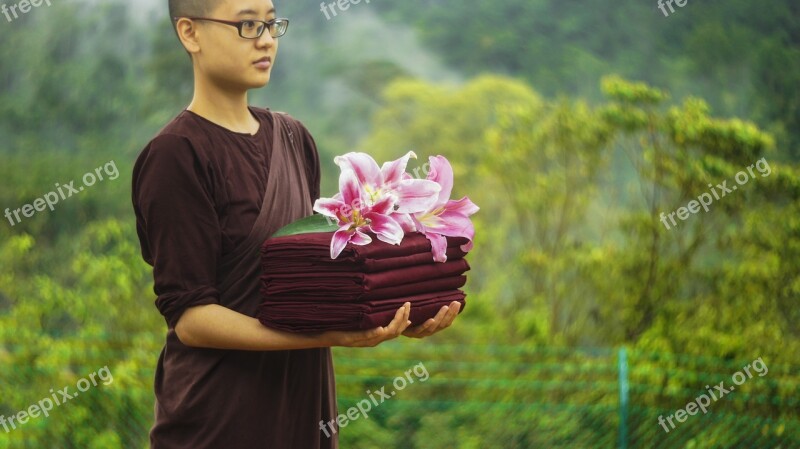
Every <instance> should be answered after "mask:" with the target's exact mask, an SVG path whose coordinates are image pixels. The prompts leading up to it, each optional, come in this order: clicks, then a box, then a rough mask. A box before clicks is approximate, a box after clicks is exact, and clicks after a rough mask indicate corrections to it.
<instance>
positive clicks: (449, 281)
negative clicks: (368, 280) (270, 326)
mask: <svg viewBox="0 0 800 449" xmlns="http://www.w3.org/2000/svg"><path fill="white" fill-rule="evenodd" d="M466 284H467V276H466V275H461V276H449V277H446V278H441V279H432V280H429V281H423V282H410V283H407V284H403V285H396V286H393V287H384V288H376V289H374V290H372V291H370V292H363V293H357V294H355V295H354V294H352V293H347V292H344V293H343V292H340V291H339V290H313V291H308V292H299V293H286V294H273V295H271V294H268V293H267V291H266V288H264V287H262V288H261V296H262V297H264V298H267V299H268V300H269V301H270V302H298V301H314V302H316V301H325V302H365V301H372V300H376V299H391V298H400V297H403V296H412V295H419V294H422V293H432V292H441V291H445V290H455V289H458V288H461V287H463V286H464V285H466Z"/></svg>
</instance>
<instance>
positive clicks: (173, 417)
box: [133, 108, 338, 449]
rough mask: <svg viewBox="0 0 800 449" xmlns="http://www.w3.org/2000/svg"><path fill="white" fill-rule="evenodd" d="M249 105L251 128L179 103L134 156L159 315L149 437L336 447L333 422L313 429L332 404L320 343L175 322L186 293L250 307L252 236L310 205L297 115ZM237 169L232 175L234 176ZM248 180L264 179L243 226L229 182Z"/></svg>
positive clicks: (264, 446)
mask: <svg viewBox="0 0 800 449" xmlns="http://www.w3.org/2000/svg"><path fill="white" fill-rule="evenodd" d="M250 110H251V112H252V113H253V115H254V116H255V117H257V118H258V119H259V121H260V122H261V128H260V129H259V132H258V133H257V134H255V135H252V136H251V135H249V134H242V133H235V132H233V131H230V130H227V129H225V128H223V127H221V126H219V125H216V124H214V123H212V122H210V121H208V120H205V119H203V118H202V117H200V116H199V115H196V114H194V113H191V112H190V111H184V112H182V113H181V114H180V115H179V116H178V117H176V119H175V120H173V121H172V122H170V124H168V125H167V126H166V127H165V128H164V129H162V130H161V132H160V133H159V135H158V136H156V138H154V140H153V141H151V143H150V144H149V145H148V147H146V148H145V150H144V151H143V152H142V154H141V155H140V156H139V159H138V160H137V162H136V166H135V167H134V176H133V203H134V209H135V211H136V215H137V232H138V233H139V237H140V241H141V245H142V253H143V256H144V258H145V260H146V261H147V262H148V263H150V264H151V265H153V267H154V271H153V272H154V278H155V290H156V293H157V294H158V295H159V297H158V299H157V300H156V305H157V306H158V308H159V310H160V311H161V312H162V314H163V315H164V317H165V319H166V321H167V325H168V332H167V336H166V344H165V346H164V348H163V350H162V352H161V355H160V357H159V359H158V365H157V369H156V377H155V395H156V404H155V415H156V416H155V420H156V421H155V424H154V426H153V428H152V429H151V432H150V442H151V448H152V449H178V448H183V449H221V448H226V449H237V448H241V449H245V448H246V449H268V448H269V449H275V448H287V449H299V448H303V449H305V448H337V447H338V440H337V436H336V435H335V434H334V435H332V437H328V436H326V435H325V434H324V433H323V432H322V431H321V430H320V421H329V420H331V419H335V417H336V416H337V408H336V393H335V382H334V372H333V363H332V359H331V351H330V349H328V348H318V349H309V350H294V351H270V352H256V351H253V352H250V351H232V350H217V349H204V348H191V347H187V346H185V345H183V344H182V343H181V342H180V341H179V340H178V338H177V335H176V334H175V330H174V325H175V323H177V320H178V318H180V315H181V313H182V312H183V311H185V310H186V308H188V307H192V306H195V305H200V304H212V303H216V304H220V305H223V306H225V307H227V308H230V309H232V310H235V311H237V312H240V313H243V314H245V315H248V316H251V317H255V316H256V313H257V309H258V305H259V303H260V299H259V287H260V285H259V275H260V264H259V248H260V245H261V243H262V242H263V241H264V240H265V239H267V238H268V237H269V236H270V235H272V234H273V233H274V232H275V231H276V230H278V229H279V228H280V227H281V226H283V225H285V224H287V223H290V222H292V221H294V220H296V219H299V218H302V217H305V216H307V215H310V214H311V213H312V209H311V200H312V199H313V197H314V196H315V194H317V195H318V193H319V185H318V184H317V185H316V186H313V185H310V181H309V173H310V172H311V171H313V170H311V171H310V170H309V164H316V165H317V166H316V170H317V178H316V179H317V182H318V170H319V166H318V159H313V158H310V157H309V152H310V154H311V156H314V157H316V156H317V155H316V147H315V146H313V139H311V137H310V134H308V131H307V130H306V129H305V127H303V126H302V125H300V124H299V122H297V121H296V120H295V119H293V118H291V117H289V116H288V115H285V114H281V113H276V112H272V111H269V110H264V109H259V108H250ZM270 127H272V128H273V131H272V133H271V134H272V135H270V133H269V131H268V130H269V128H270ZM270 140H271V144H272V149H271V154H269V153H270V151H269V148H268V147H269V143H270ZM301 143H303V145H301ZM304 150H305V151H304ZM254 155H257V157H256V156H254ZM264 155H266V157H263V156H264ZM253 157H256V159H254V160H256V161H258V160H261V159H259V158H263V162H264V166H261V167H254V166H253V164H252V163H250V162H248V160H250V159H252V158H253ZM248 158H250V159H248ZM312 168H313V167H312ZM239 172H241V178H242V179H238V178H236V177H235V176H236V175H237V174H238V173H239ZM265 175H266V181H265V182H264V176H265ZM169 176H174V177H175V179H176V181H174V182H173V181H170V180H169V179H170V178H169ZM182 180H184V181H182ZM248 180H249V181H250V182H249V184H248ZM260 182H261V183H262V184H266V187H265V190H264V193H263V201H262V202H261V206H260V210H259V211H258V215H257V217H256V218H255V221H254V224H253V225H252V227H251V228H250V231H249V233H248V234H246V235H244V233H243V232H242V229H244V228H243V227H242V226H243V225H236V219H237V218H241V216H242V215H246V214H245V212H244V211H246V210H250V211H252V210H253V204H248V201H243V200H242V198H246V197H247V195H248V192H247V190H248V189H247V188H244V187H241V186H248V185H250V186H252V185H259V183H260ZM171 183H172V184H171ZM237 183H238V184H237ZM237 186H238V188H239V189H240V190H241V189H244V190H245V192H244V193H243V192H237V191H236V190H237ZM249 193H250V194H251V197H252V192H249ZM237 199H239V201H238V202H237V201H236V200H237ZM252 202H253V201H252V200H251V201H250V202H249V203H252ZM186 203H190V204H186ZM222 203H225V204H222ZM255 206H257V204H256V205H255ZM237 208H238V209H239V210H241V211H243V212H242V213H239V214H237ZM248 208H249V209H248ZM212 215H215V216H212ZM251 221H252V219H251ZM244 222H245V223H247V220H244ZM232 223H233V224H232ZM237 230H238V231H239V235H238V237H239V238H236V237H237V234H236V231H237ZM215 234H216V235H215ZM226 243H227V247H226ZM193 248H196V249H193ZM195 252H196V253H195ZM214 277H215V279H212V278H214Z"/></svg>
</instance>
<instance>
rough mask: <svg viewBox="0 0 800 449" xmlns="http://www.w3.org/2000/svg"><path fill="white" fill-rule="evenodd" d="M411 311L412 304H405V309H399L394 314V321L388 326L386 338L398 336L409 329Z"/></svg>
mask: <svg viewBox="0 0 800 449" xmlns="http://www.w3.org/2000/svg"><path fill="white" fill-rule="evenodd" d="M410 311H411V303H409V302H407V303H405V304H403V307H401V308H399V309H397V312H395V314H394V319H393V320H392V322H391V323H389V325H388V326H386V327H385V329H386V334H384V337H390V336H394V337H396V336H398V335H400V334H401V333H402V332H403V331H404V330H405V329H406V328H407V327H408V315H409V313H410Z"/></svg>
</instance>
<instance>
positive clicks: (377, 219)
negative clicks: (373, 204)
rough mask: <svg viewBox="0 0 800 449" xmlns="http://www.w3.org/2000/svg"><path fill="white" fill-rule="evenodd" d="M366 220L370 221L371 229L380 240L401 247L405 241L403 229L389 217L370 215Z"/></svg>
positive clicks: (367, 215) (366, 216)
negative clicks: (401, 243)
mask: <svg viewBox="0 0 800 449" xmlns="http://www.w3.org/2000/svg"><path fill="white" fill-rule="evenodd" d="M364 218H366V219H368V220H370V222H371V223H370V225H369V229H370V230H371V231H372V232H374V233H375V234H377V237H378V240H380V241H383V242H386V243H390V244H392V245H399V244H400V242H402V241H403V228H401V227H400V225H399V224H397V222H396V221H394V219H393V218H392V217H389V216H388V215H382V214H376V213H372V212H371V213H368V214H366V215H364Z"/></svg>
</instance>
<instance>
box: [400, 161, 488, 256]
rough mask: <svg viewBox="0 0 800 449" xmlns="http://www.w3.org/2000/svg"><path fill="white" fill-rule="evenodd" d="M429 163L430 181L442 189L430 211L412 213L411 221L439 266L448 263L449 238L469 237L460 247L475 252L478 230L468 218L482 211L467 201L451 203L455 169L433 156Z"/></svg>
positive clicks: (448, 163) (466, 199)
mask: <svg viewBox="0 0 800 449" xmlns="http://www.w3.org/2000/svg"><path fill="white" fill-rule="evenodd" d="M429 161H430V166H431V170H430V172H428V177H427V178H428V180H430V181H434V182H436V183H438V184H439V185H440V186H441V188H442V189H441V191H440V192H439V195H438V197H437V198H436V201H435V202H434V204H432V205H431V207H429V208H428V209H427V210H425V211H422V212H417V213H412V214H410V217H411V220H412V221H413V222H414V224H415V226H416V230H417V231H418V232H421V233H423V234H425V237H427V238H428V240H430V242H431V249H432V251H433V259H434V260H435V261H436V262H446V261H447V254H446V252H447V239H446V238H445V237H446V236H447V237H466V238H468V239H469V242H467V243H465V244H464V245H461V250H463V251H467V252H468V251H470V250H471V249H472V246H473V242H472V240H473V238H475V226H474V225H473V224H472V220H470V219H469V216H470V215H472V214H474V213H476V212H478V210H480V208H479V207H478V206H477V205H475V203H473V202H472V201H471V200H470V199H469V198H468V197H463V198H461V199H460V200H457V201H454V200H451V199H450V194H451V193H452V190H453V167H452V166H451V165H450V162H449V161H448V160H447V158H445V157H444V156H431V157H430V158H429ZM406 226H407V225H406ZM403 227H405V226H403Z"/></svg>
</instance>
